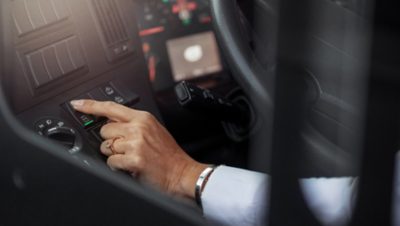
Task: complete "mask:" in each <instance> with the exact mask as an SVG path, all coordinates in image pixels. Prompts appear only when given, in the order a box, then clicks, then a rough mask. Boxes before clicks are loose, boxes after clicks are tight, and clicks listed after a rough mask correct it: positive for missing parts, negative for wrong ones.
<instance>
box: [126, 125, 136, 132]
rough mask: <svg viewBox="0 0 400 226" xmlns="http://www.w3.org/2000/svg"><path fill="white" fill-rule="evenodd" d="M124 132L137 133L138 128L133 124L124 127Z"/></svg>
mask: <svg viewBox="0 0 400 226" xmlns="http://www.w3.org/2000/svg"><path fill="white" fill-rule="evenodd" d="M126 132H127V133H128V134H137V133H138V129H137V128H136V127H134V126H128V127H126Z"/></svg>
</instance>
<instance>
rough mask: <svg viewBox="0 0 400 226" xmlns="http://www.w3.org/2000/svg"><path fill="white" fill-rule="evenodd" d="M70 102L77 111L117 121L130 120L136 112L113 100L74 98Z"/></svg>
mask: <svg viewBox="0 0 400 226" xmlns="http://www.w3.org/2000/svg"><path fill="white" fill-rule="evenodd" d="M70 103H71V106H72V107H73V108H74V109H75V110H76V111H80V112H82V113H85V114H91V115H96V116H102V117H107V118H109V119H111V120H113V121H117V122H128V121H130V120H131V119H132V118H133V114H135V112H136V111H135V110H133V109H131V108H128V107H125V106H123V105H120V104H117V103H114V102H111V101H106V102H100V101H95V100H73V101H71V102H70Z"/></svg>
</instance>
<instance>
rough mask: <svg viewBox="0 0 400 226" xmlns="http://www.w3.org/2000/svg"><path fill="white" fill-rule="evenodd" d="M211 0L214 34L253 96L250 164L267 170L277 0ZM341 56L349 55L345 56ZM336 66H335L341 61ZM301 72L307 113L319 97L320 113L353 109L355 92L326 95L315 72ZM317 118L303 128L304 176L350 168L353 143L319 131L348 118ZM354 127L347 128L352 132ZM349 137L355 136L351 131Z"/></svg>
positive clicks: (349, 171) (338, 126)
mask: <svg viewBox="0 0 400 226" xmlns="http://www.w3.org/2000/svg"><path fill="white" fill-rule="evenodd" d="M210 2H211V11H212V14H213V18H214V27H215V30H216V35H217V37H218V40H219V42H220V45H221V48H222V52H223V54H224V57H225V59H226V60H227V62H228V64H229V67H230V69H231V71H232V74H233V76H234V78H235V80H236V81H237V82H238V83H239V84H240V86H241V88H242V89H243V91H244V93H245V94H246V95H247V97H249V98H251V101H252V105H253V108H254V110H255V114H256V117H257V120H258V121H257V123H256V124H257V128H256V129H255V131H253V132H254V133H252V134H251V136H250V140H251V143H250V147H249V156H250V157H249V160H250V166H251V168H252V169H254V170H261V171H263V172H268V171H269V166H268V164H266V162H265V160H266V159H270V158H269V157H270V152H271V149H272V147H271V145H272V120H273V111H274V109H273V100H274V93H275V91H274V85H275V79H274V76H275V71H276V52H277V51H276V49H275V46H276V44H277V42H276V38H277V37H276V36H277V25H278V23H277V21H278V15H277V14H278V7H277V6H278V2H277V1H275V0H235V1H232V0H211V1H210ZM327 29H330V28H329V27H328V28H327ZM317 35H318V34H317ZM329 53H330V52H329ZM342 57H343V58H346V59H347V57H348V56H342ZM335 66H337V67H338V68H339V67H340V66H342V65H335ZM299 73H301V74H300V76H302V77H304V81H301V83H304V85H305V86H306V92H307V93H306V96H307V97H306V99H307V100H306V101H308V99H310V100H311V102H312V103H311V102H310V103H309V102H305V104H309V105H307V106H306V107H309V109H310V112H311V113H310V116H307V117H314V115H313V113H315V111H314V112H313V107H314V105H315V104H316V103H317V102H318V103H319V104H320V106H323V107H322V108H321V109H319V111H320V112H321V113H322V114H327V113H328V114H329V113H331V112H342V113H346V112H351V111H349V110H348V109H349V108H348V107H346V106H349V105H351V101H349V100H350V99H351V95H353V94H351V95H350V96H347V97H346V96H343V95H342V94H340V93H337V94H327V95H325V93H324V90H321V86H320V85H319V82H318V78H315V77H314V75H313V74H312V72H309V71H308V70H307V68H305V67H304V68H300V70H299ZM296 76H299V75H296ZM318 76H320V77H321V78H323V79H324V76H325V77H326V76H329V74H327V75H326V74H324V73H322V74H319V75H318ZM325 79H326V78H325ZM324 96H325V97H324ZM308 97H309V98H308ZM338 103H339V104H338ZM342 103H345V104H342ZM326 106H329V107H326ZM307 120H309V118H308V119H307ZM318 120H319V121H317V122H314V121H312V120H309V121H307V122H306V126H305V128H304V130H303V131H302V140H303V141H302V143H303V144H304V147H305V148H304V153H302V154H301V158H302V160H299V161H303V162H307V163H306V164H303V168H302V171H304V172H301V173H300V174H302V175H304V176H341V175H346V176H348V175H349V174H352V173H353V172H354V169H355V165H356V164H352V163H354V159H352V158H353V156H352V153H351V152H352V150H351V148H346V149H347V150H345V148H342V146H343V145H342V144H341V142H342V141H340V140H337V137H336V136H337V135H336V134H335V133H333V134H332V133H331V134H329V133H321V132H320V131H323V130H324V129H325V128H329V127H330V128H332V130H336V131H339V130H340V129H341V126H343V125H345V127H348V125H347V124H348V120H347V121H341V119H337V121H335V122H334V123H333V124H329V120H331V119H321V118H319V119H318ZM313 123H314V124H313ZM326 125H330V126H326ZM340 131H341V130H340ZM354 131H356V130H354ZM354 131H352V132H350V133H351V134H356V133H357V132H354ZM341 132H343V131H341ZM350 133H346V134H350ZM346 136H347V135H346ZM348 137H349V139H353V137H351V136H350V135H349V136H348ZM350 137H351V138H350ZM354 139H356V137H355V138H354Z"/></svg>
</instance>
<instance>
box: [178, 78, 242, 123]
mask: <svg viewBox="0 0 400 226" xmlns="http://www.w3.org/2000/svg"><path fill="white" fill-rule="evenodd" d="M175 94H176V97H177V99H178V102H179V104H180V105H181V106H182V107H185V108H187V109H190V110H194V111H197V112H200V113H202V114H205V115H209V116H210V117H213V118H217V119H219V120H222V121H229V122H234V123H246V122H247V121H248V120H249V119H248V118H249V113H248V111H247V110H246V108H245V107H242V106H241V105H239V104H237V103H235V102H232V101H230V100H228V99H226V98H225V97H222V96H220V95H218V94H216V93H214V92H212V91H210V90H207V89H202V88H200V87H198V86H195V85H193V84H190V83H188V82H186V81H183V82H180V83H179V84H177V85H176V86H175Z"/></svg>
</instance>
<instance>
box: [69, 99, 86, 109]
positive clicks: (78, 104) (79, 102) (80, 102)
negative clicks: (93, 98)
mask: <svg viewBox="0 0 400 226" xmlns="http://www.w3.org/2000/svg"><path fill="white" fill-rule="evenodd" d="M70 103H71V105H72V107H73V108H75V109H79V108H81V107H82V106H83V104H84V101H83V100H72V101H71V102H70Z"/></svg>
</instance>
